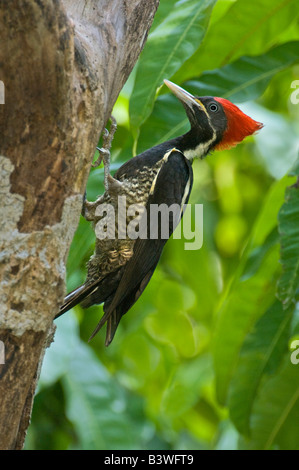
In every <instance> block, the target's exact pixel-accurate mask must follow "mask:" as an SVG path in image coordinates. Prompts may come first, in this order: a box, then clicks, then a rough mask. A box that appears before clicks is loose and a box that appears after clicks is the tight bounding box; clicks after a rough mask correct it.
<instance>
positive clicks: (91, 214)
mask: <svg viewBox="0 0 299 470" xmlns="http://www.w3.org/2000/svg"><path fill="white" fill-rule="evenodd" d="M95 209H96V204H95V203H94V202H89V201H87V199H86V191H85V193H84V195H83V203H82V210H81V214H82V216H83V217H84V219H85V220H88V221H89V222H92V221H93V220H94V218H95Z"/></svg>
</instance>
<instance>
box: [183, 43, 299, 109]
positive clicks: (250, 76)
mask: <svg viewBox="0 0 299 470" xmlns="http://www.w3.org/2000/svg"><path fill="white" fill-rule="evenodd" d="M298 61H299V41H293V42H288V43H286V44H283V45H280V46H277V47H274V48H272V49H270V50H269V51H267V52H266V53H265V54H263V55H261V56H257V57H250V56H244V57H241V58H240V59H238V60H236V61H235V62H233V63H232V64H229V65H226V66H224V67H222V68H220V69H215V70H213V71H211V72H204V73H203V74H202V75H201V76H200V79H199V80H198V81H196V82H195V81H191V82H187V83H185V84H184V85H183V86H186V87H187V88H188V90H189V91H190V93H194V94H196V95H200V96H203V95H212V96H221V97H223V98H228V99H230V100H232V101H236V102H238V103H241V102H243V101H249V100H254V99H256V98H258V97H259V96H260V95H261V94H262V93H263V92H264V91H265V89H266V88H267V86H268V84H269V82H270V80H271V79H272V77H274V75H276V74H277V73H279V72H281V71H282V70H284V69H286V68H287V67H290V66H291V65H293V64H295V63H296V62H298Z"/></svg>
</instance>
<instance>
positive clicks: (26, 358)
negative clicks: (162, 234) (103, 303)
mask: <svg viewBox="0 0 299 470" xmlns="http://www.w3.org/2000/svg"><path fill="white" fill-rule="evenodd" d="M158 3H159V0H147V1H144V0H86V1H81V0H78V1H76V2H73V1H71V0H11V1H10V2H6V1H1V0H0V80H1V82H2V83H3V84H4V88H5V104H4V105H3V104H0V171H1V183H0V187H1V221H0V225H1V230H0V243H1V252H0V253H1V261H0V278H1V288H0V302H1V307H0V309H1V310H0V342H1V346H2V349H3V348H4V353H5V354H4V355H5V364H3V365H0V397H1V400H0V448H1V449H21V448H22V447H23V444H24V438H25V434H26V430H27V427H28V424H29V420H30V415H31V408H32V402H33V396H34V392H35V387H36V381H37V378H38V371H39V367H40V365H41V361H42V358H43V353H44V350H45V347H46V345H47V342H48V341H49V340H48V338H49V336H51V331H52V328H53V327H52V325H53V318H54V315H55V313H56V312H57V311H58V307H59V304H60V302H61V300H62V298H63V296H64V294H65V261H66V257H67V254H68V250H69V247H70V243H71V240H72V238H73V235H74V232H75V230H76V227H77V225H78V221H79V215H80V211H81V205H82V194H83V193H84V190H85V187H86V182H87V178H88V174H89V170H90V166H91V163H92V157H93V155H94V151H95V147H96V144H97V142H98V138H99V135H100V133H101V132H102V130H103V129H104V127H105V124H106V122H107V121H108V119H109V116H110V114H111V110H112V107H113V105H114V103H115V101H116V98H117V96H118V94H119V92H120V90H121V88H122V87H123V85H124V83H125V81H126V80H127V78H128V76H129V74H130V72H131V70H132V68H133V66H134V64H135V62H136V60H137V58H138V55H139V53H140V52H141V50H142V48H143V46H144V43H145V40H146V38H147V34H148V30H149V28H150V26H151V23H152V20H153V17H154V14H155V12H156V9H157V6H158ZM2 352H3V351H2Z"/></svg>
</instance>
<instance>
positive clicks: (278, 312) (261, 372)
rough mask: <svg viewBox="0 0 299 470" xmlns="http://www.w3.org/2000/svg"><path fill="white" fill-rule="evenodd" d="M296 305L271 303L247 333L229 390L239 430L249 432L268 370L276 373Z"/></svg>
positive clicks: (232, 417) (230, 401) (231, 415)
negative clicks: (284, 306) (261, 385)
mask: <svg viewBox="0 0 299 470" xmlns="http://www.w3.org/2000/svg"><path fill="white" fill-rule="evenodd" d="M293 310H294V308H293V307H292V308H291V309H289V311H288V312H285V311H284V310H283V308H282V305H281V303H280V302H279V301H278V300H276V302H275V303H274V304H273V305H271V307H270V308H269V309H268V310H267V312H266V313H265V314H264V315H263V316H262V318H261V319H260V320H258V322H257V323H256V325H255V326H254V328H253V329H252V331H251V332H250V333H249V334H248V335H247V337H246V338H245V341H244V343H243V346H242V348H241V351H240V358H239V361H238V366H237V369H236V371H235V374H234V377H233V379H232V383H231V387H230V393H229V410H230V417H231V419H232V421H233V422H234V424H235V426H236V428H237V429H238V431H240V432H241V433H242V434H247V435H249V423H250V415H251V410H252V406H253V403H254V401H255V399H256V396H257V393H258V389H259V386H260V384H261V381H262V379H263V377H264V376H265V374H269V373H273V371H274V370H275V369H276V368H277V367H278V365H279V363H280V359H281V358H282V356H283V354H284V353H285V351H286V350H287V345H288V337H289V331H290V324H291V319H292V314H293Z"/></svg>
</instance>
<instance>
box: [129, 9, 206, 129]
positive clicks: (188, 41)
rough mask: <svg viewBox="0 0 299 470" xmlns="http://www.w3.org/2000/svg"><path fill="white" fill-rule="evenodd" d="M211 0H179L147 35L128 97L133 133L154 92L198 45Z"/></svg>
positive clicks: (148, 106) (150, 106) (146, 110)
mask: <svg viewBox="0 0 299 470" xmlns="http://www.w3.org/2000/svg"><path fill="white" fill-rule="evenodd" d="M214 3H215V0H203V1H201V2H200V3H199V2H198V0H183V1H180V2H178V3H177V4H176V5H175V7H174V9H173V11H172V12H171V13H170V15H169V16H167V17H166V19H165V20H164V21H163V22H162V23H161V24H160V25H159V26H158V27H157V28H156V29H155V30H154V31H153V33H151V34H150V35H149V38H148V41H147V44H146V46H145V48H144V51H143V53H142V55H141V57H140V61H139V64H138V69H137V74H136V80H135V86H134V89H133V93H132V96H131V100H130V121H131V126H132V129H133V130H134V131H135V132H136V130H137V129H138V128H139V126H140V125H141V124H142V123H143V122H144V121H145V120H146V118H147V117H148V116H149V114H150V112H151V110H152V107H153V104H154V98H155V94H156V91H157V89H158V87H159V86H161V85H162V84H163V79H164V78H170V77H171V76H172V75H173V74H174V73H175V72H176V71H177V70H178V69H179V68H180V66H181V65H182V64H183V63H184V61H185V60H186V58H188V57H190V56H191V55H192V54H193V53H194V51H195V50H196V49H197V47H198V46H199V44H200V42H201V40H202V38H203V36H204V34H205V31H206V27H207V23H208V21H209V16H210V14H211V11H212V8H213V5H214Z"/></svg>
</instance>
